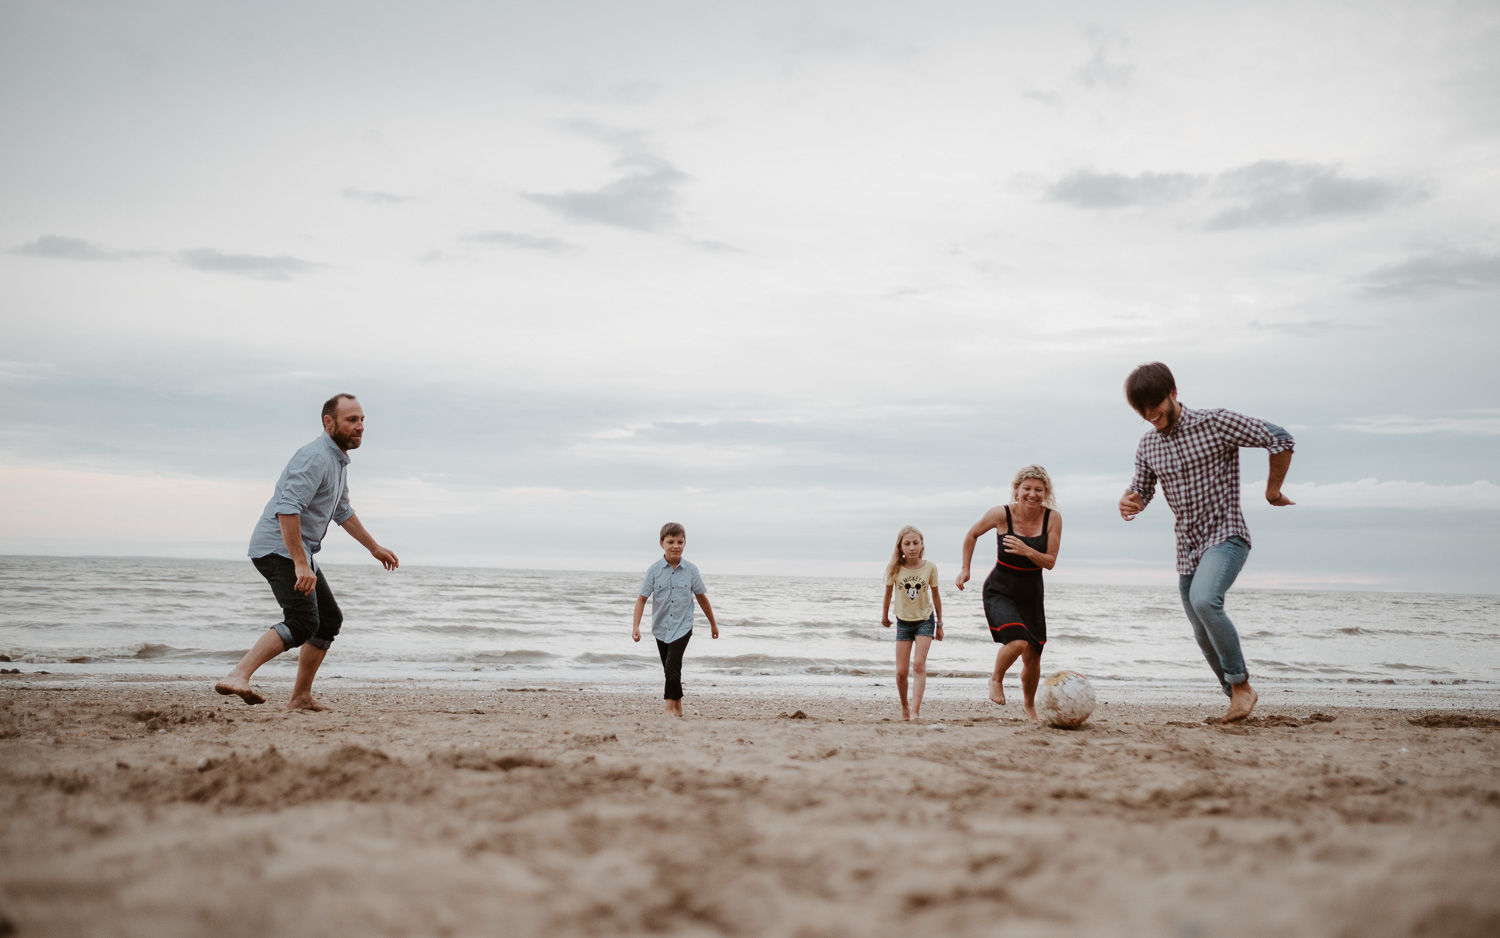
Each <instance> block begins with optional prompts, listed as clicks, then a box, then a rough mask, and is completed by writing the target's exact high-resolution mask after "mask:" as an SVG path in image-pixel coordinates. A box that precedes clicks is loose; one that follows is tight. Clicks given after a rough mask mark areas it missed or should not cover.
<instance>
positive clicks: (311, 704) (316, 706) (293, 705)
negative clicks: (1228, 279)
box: [286, 694, 329, 712]
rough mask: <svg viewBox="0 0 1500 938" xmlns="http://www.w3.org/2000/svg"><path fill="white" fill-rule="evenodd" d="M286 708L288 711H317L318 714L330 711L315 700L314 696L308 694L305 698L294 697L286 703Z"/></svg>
mask: <svg viewBox="0 0 1500 938" xmlns="http://www.w3.org/2000/svg"><path fill="white" fill-rule="evenodd" d="M286 708H287V709H288V710H316V711H318V712H322V711H324V710H327V709H329V708H328V707H325V706H323V705H322V704H320V703H318V702H317V701H316V700H313V698H312V694H308V695H307V696H305V697H293V698H292V699H291V700H288V701H287V702H286Z"/></svg>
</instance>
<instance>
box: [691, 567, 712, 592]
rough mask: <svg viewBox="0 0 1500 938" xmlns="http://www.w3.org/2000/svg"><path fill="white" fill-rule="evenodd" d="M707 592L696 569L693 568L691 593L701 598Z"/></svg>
mask: <svg viewBox="0 0 1500 938" xmlns="http://www.w3.org/2000/svg"><path fill="white" fill-rule="evenodd" d="M707 592H708V587H706V586H704V585H703V577H702V576H701V575H700V574H699V573H698V568H697V567H694V568H693V593H694V595H697V596H702V595H703V594H704V593H707Z"/></svg>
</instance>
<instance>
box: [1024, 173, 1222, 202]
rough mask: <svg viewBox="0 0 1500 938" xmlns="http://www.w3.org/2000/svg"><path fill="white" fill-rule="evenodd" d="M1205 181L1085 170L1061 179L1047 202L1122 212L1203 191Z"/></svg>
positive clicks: (1179, 175)
mask: <svg viewBox="0 0 1500 938" xmlns="http://www.w3.org/2000/svg"><path fill="white" fill-rule="evenodd" d="M1205 181H1206V178H1205V177H1203V176H1198V175H1194V174H1191V173H1141V174H1139V175H1136V176H1126V175H1124V174H1122V173H1094V172H1089V171H1087V170H1084V171H1080V172H1076V173H1073V174H1071V175H1068V176H1064V177H1063V178H1061V179H1059V180H1058V181H1057V182H1055V183H1053V184H1052V185H1051V186H1049V187H1048V189H1047V198H1048V199H1050V200H1051V201H1053V202H1066V203H1068V204H1069V205H1077V206H1079V207H1080V208H1123V207H1125V206H1131V205H1157V204H1160V203H1162V202H1174V201H1177V200H1178V199H1183V198H1186V197H1188V196H1190V195H1192V194H1193V193H1195V192H1197V191H1198V190H1199V189H1201V188H1202V187H1203V184H1204V182H1205Z"/></svg>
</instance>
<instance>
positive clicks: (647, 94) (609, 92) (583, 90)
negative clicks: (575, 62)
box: [537, 71, 661, 105]
mask: <svg viewBox="0 0 1500 938" xmlns="http://www.w3.org/2000/svg"><path fill="white" fill-rule="evenodd" d="M537 89H538V90H539V91H542V92H544V93H546V94H553V95H557V96H558V97H563V98H572V99H573V100H575V101H583V102H585V103H587V104H631V105H634V104H647V103H650V102H651V101H652V100H654V99H655V98H656V96H657V95H658V94H660V93H661V86H660V85H658V84H657V83H656V82H654V81H616V82H605V81H600V80H599V79H598V78H597V77H595V76H594V75H591V74H589V73H588V72H582V71H579V72H574V73H572V74H571V75H567V76H565V77H562V78H558V79H554V80H552V81H548V82H541V83H538V85H537Z"/></svg>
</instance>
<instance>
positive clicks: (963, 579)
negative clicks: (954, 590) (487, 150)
mask: <svg viewBox="0 0 1500 938" xmlns="http://www.w3.org/2000/svg"><path fill="white" fill-rule="evenodd" d="M967 582H969V568H968V567H964V568H963V569H962V570H960V571H958V579H957V580H955V581H954V583H953V585H954V586H957V587H958V591H959V592H960V593H962V592H963V591H964V584H965V583H967Z"/></svg>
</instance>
